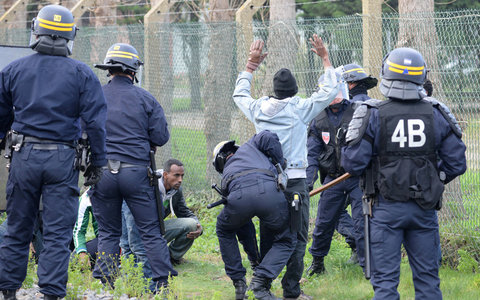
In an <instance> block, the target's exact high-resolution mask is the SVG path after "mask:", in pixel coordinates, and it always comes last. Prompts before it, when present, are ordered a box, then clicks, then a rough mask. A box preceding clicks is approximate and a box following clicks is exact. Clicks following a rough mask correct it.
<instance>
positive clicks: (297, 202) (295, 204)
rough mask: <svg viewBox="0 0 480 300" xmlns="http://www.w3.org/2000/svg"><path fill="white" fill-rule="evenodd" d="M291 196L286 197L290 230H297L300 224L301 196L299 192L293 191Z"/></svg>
mask: <svg viewBox="0 0 480 300" xmlns="http://www.w3.org/2000/svg"><path fill="white" fill-rule="evenodd" d="M292 196H293V197H292V199H288V207H289V209H288V211H289V215H290V230H291V231H292V232H298V231H299V230H300V227H301V226H302V210H301V206H302V197H301V196H300V194H299V193H293V195H292Z"/></svg>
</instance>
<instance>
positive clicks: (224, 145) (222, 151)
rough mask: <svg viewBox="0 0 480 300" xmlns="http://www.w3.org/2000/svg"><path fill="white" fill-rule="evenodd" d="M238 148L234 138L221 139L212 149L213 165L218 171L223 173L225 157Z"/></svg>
mask: <svg viewBox="0 0 480 300" xmlns="http://www.w3.org/2000/svg"><path fill="white" fill-rule="evenodd" d="M238 148H239V146H238V145H236V144H235V141H234V140H231V141H223V142H220V143H218V144H217V145H216V146H215V148H214V149H213V166H214V167H215V170H216V171H217V172H218V173H220V174H222V173H223V168H224V166H225V164H226V163H227V159H228V158H229V156H230V155H231V154H235V152H237V150H238Z"/></svg>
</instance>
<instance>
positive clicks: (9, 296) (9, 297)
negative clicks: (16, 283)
mask: <svg viewBox="0 0 480 300" xmlns="http://www.w3.org/2000/svg"><path fill="white" fill-rule="evenodd" d="M2 293H3V299H5V300H17V296H16V295H17V290H4V291H2Z"/></svg>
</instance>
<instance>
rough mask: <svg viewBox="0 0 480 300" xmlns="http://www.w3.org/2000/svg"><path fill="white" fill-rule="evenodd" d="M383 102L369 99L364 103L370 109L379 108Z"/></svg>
mask: <svg viewBox="0 0 480 300" xmlns="http://www.w3.org/2000/svg"><path fill="white" fill-rule="evenodd" d="M382 102H385V101H382V100H378V99H368V100H366V101H365V102H363V103H364V104H365V105H368V106H369V107H378V106H379V105H380V104H381V103H382Z"/></svg>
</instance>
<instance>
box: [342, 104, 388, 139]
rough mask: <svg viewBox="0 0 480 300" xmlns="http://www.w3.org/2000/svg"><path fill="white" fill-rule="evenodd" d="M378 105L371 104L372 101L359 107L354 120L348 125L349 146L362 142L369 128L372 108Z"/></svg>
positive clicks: (347, 137)
mask: <svg viewBox="0 0 480 300" xmlns="http://www.w3.org/2000/svg"><path fill="white" fill-rule="evenodd" d="M377 101H380V100H377ZM376 104H377V103H376V102H371V100H367V101H365V102H362V103H359V106H358V107H357V108H356V109H355V112H354V113H353V117H352V120H351V121H350V124H349V125H348V131H347V136H346V142H347V144H348V145H355V144H356V143H358V142H360V140H361V139H362V137H363V134H364V133H365V130H366V128H367V125H368V120H369V119H370V107H376Z"/></svg>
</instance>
